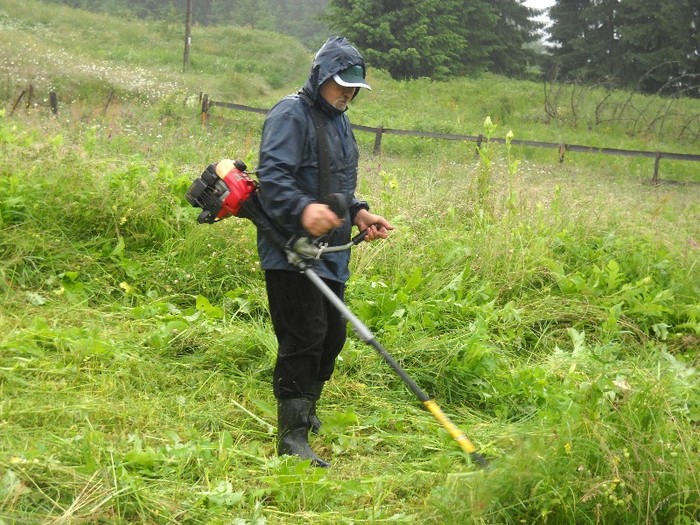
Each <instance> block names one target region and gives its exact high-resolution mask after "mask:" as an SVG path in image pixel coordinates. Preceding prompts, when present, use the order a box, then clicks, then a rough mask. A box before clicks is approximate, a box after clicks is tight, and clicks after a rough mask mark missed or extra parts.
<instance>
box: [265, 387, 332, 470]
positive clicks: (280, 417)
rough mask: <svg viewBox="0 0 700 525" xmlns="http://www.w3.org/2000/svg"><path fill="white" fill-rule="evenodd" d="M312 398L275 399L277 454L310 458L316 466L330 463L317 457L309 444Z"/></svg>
mask: <svg viewBox="0 0 700 525" xmlns="http://www.w3.org/2000/svg"><path fill="white" fill-rule="evenodd" d="M313 403H314V402H313V400H311V399H306V398H294V399H278V400H277V454H278V455H279V456H284V455H285V454H286V455H290V456H298V457H300V458H302V459H310V460H311V464H312V465H314V466H316V467H329V466H330V464H329V463H327V462H325V461H323V460H322V459H321V458H319V457H318V456H317V455H316V453H315V452H314V451H313V450H311V447H310V446H309V429H310V428H311V423H309V412H310V411H311V407H312V406H313Z"/></svg>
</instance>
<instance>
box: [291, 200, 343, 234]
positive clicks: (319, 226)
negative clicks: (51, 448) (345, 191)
mask: <svg viewBox="0 0 700 525" xmlns="http://www.w3.org/2000/svg"><path fill="white" fill-rule="evenodd" d="M342 224H343V221H342V220H340V218H339V217H338V216H337V215H336V214H335V213H333V212H332V211H331V209H330V208H329V207H328V206H326V205H325V204H320V203H318V202H314V203H311V204H309V205H308V206H307V207H306V208H304V211H303V212H302V213H301V225H302V226H303V227H304V229H305V230H306V231H307V232H309V235H311V236H312V237H320V236H321V235H325V234H326V233H328V232H329V231H331V230H332V229H333V228H338V227H340V226H341V225H342Z"/></svg>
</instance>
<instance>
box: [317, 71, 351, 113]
mask: <svg viewBox="0 0 700 525" xmlns="http://www.w3.org/2000/svg"><path fill="white" fill-rule="evenodd" d="M356 89H358V88H354V87H343V86H341V85H340V84H338V83H337V82H336V81H335V80H333V79H332V78H329V79H328V80H326V81H325V82H324V83H323V84H321V91H320V93H321V96H322V97H323V99H324V100H325V101H326V102H328V103H329V104H330V105H331V106H333V107H334V108H335V109H337V110H339V111H345V110H346V109H348V104H349V103H350V101H351V100H352V97H353V96H354V95H355V90H356Z"/></svg>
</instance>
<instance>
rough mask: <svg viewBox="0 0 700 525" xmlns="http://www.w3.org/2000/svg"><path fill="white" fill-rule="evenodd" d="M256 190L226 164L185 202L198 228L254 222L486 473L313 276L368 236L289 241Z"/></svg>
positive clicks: (211, 169)
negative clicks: (338, 242) (337, 241)
mask: <svg viewBox="0 0 700 525" xmlns="http://www.w3.org/2000/svg"><path fill="white" fill-rule="evenodd" d="M257 189H258V184H257V182H256V181H254V180H253V179H252V178H251V177H250V174H249V172H248V171H247V167H246V165H245V164H244V163H243V162H242V161H240V160H237V161H235V162H233V161H230V160H222V161H221V162H219V163H217V164H210V165H209V166H207V168H206V169H205V170H204V172H203V173H202V174H201V175H200V176H199V177H198V178H197V179H195V181H194V182H193V183H192V185H191V186H190V188H189V190H188V191H187V196H186V197H187V201H188V202H189V203H190V204H191V205H192V206H194V207H195V208H201V209H202V211H201V213H200V214H199V217H198V218H197V220H198V221H199V222H200V223H214V222H219V221H221V220H223V219H226V218H228V217H231V216H235V217H241V218H245V219H248V220H250V221H251V222H253V224H255V226H256V227H257V228H258V230H259V231H260V232H261V233H262V234H263V235H265V236H267V237H268V239H270V241H271V242H273V243H275V244H276V245H277V246H278V247H280V248H281V249H282V250H284V252H285V253H286V254H287V260H288V261H289V263H290V264H292V265H293V266H295V267H296V268H298V269H299V271H301V272H303V273H304V274H305V275H306V277H308V278H309V280H311V282H312V283H313V284H314V285H315V286H316V287H317V288H318V289H319V290H320V291H321V293H323V295H324V296H325V297H326V299H328V301H329V302H330V303H331V304H332V305H333V306H334V307H335V308H336V309H337V310H338V311H339V312H340V313H341V315H342V316H343V317H345V319H347V320H348V321H350V324H352V326H353V328H354V329H355V332H356V333H357V335H358V337H359V338H360V339H362V341H364V342H365V343H367V344H369V345H370V346H372V347H373V348H374V349H375V350H376V351H377V353H378V354H379V355H380V356H381V357H382V358H383V359H384V361H385V362H386V363H387V364H388V365H389V366H390V367H391V369H392V370H394V372H396V374H397V375H398V376H399V377H400V378H401V380H402V381H403V382H404V383H405V384H406V386H408V388H409V389H410V390H411V392H413V394H415V396H416V397H417V398H418V399H419V400H420V401H421V402H422V403H423V405H424V406H425V407H426V408H427V409H428V410H429V411H430V413H431V414H432V415H433V416H434V417H435V419H437V420H438V422H439V423H440V424H441V425H442V426H443V427H444V428H445V429H446V430H447V432H448V433H449V434H450V435H451V436H452V437H453V438H454V439H455V441H457V443H458V444H459V446H460V447H461V448H462V450H463V451H464V452H466V453H467V454H469V456H470V457H471V458H472V460H473V461H474V462H475V463H477V464H478V465H479V466H481V467H486V466H487V460H486V458H485V457H484V456H483V455H482V454H480V453H479V452H478V451H477V448H476V446H474V444H473V443H472V442H471V441H470V440H469V439H468V438H467V436H466V435H465V434H464V432H462V431H461V430H460V429H459V428H457V426H456V425H455V424H454V423H452V421H450V419H449V418H448V417H447V415H445V413H444V412H443V411H442V409H441V408H440V407H439V406H438V404H437V403H436V402H435V401H434V400H433V399H431V398H430V396H428V395H427V394H426V393H425V392H423V390H421V388H420V387H419V386H418V385H417V384H416V382H415V381H414V380H413V379H411V377H410V376H409V375H408V374H407V373H406V371H405V370H404V369H403V368H401V366H400V365H399V364H398V363H397V362H396V360H395V359H394V358H393V357H392V356H391V354H389V352H387V351H386V349H385V348H384V347H383V346H382V345H381V344H380V343H379V342H378V341H377V340H376V338H375V337H374V335H373V334H372V332H371V331H370V330H369V328H367V326H365V325H364V323H362V321H360V320H359V319H358V318H357V317H356V316H355V315H354V314H353V313H352V312H351V311H350V310H349V309H348V307H347V306H346V305H345V303H344V302H343V301H342V300H340V298H338V296H337V295H335V293H333V291H332V290H331V289H330V288H329V287H328V286H327V285H326V283H325V282H324V281H323V279H321V278H320V277H319V276H318V274H317V273H316V272H315V271H314V269H313V265H314V261H317V260H318V259H320V258H321V257H323V254H324V253H330V252H337V251H343V250H349V249H350V248H352V247H353V246H355V245H357V244H359V243H360V242H362V240H363V239H364V238H365V236H366V234H367V231H364V232H361V233H360V234H359V235H357V236H355V237H354V238H353V239H352V240H351V241H350V242H349V243H347V244H345V245H342V246H328V245H326V244H325V243H322V242H319V241H318V240H313V239H310V238H308V237H296V236H295V237H292V238H289V239H288V238H287V237H286V236H285V235H284V234H283V233H282V232H280V231H279V229H278V228H277V227H275V225H274V224H273V222H272V220H271V219H270V218H269V217H268V216H267V214H266V213H265V211H264V210H263V208H262V205H261V204H260V200H259V199H258V194H257ZM343 203H344V200H343V199H342V195H337V196H336V197H335V199H334V204H333V205H331V207H332V208H333V207H334V206H336V207H341V206H343Z"/></svg>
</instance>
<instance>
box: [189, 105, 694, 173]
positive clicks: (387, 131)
mask: <svg viewBox="0 0 700 525" xmlns="http://www.w3.org/2000/svg"><path fill="white" fill-rule="evenodd" d="M201 100H202V114H201V118H202V124H203V125H206V124H207V120H208V118H209V108H212V107H221V108H226V109H233V110H238V111H249V112H253V113H260V114H262V115H265V114H267V112H268V110H267V109H261V108H253V107H250V106H244V105H243V104H233V103H231V102H220V101H214V100H211V99H209V96H208V95H206V94H204V95H202V97H201ZM352 127H353V129H354V130H359V131H366V132H368V133H373V134H374V153H375V154H376V155H379V154H380V153H381V150H382V137H383V136H384V135H403V136H411V137H424V138H431V139H443V140H457V141H468V142H476V144H477V147H479V146H481V143H482V142H483V141H484V139H485V137H484V136H483V135H476V136H475V135H456V134H451V133H434V132H431V131H415V130H404V129H391V128H385V127H384V126H381V125H380V126H379V127H376V128H374V127H371V126H363V125H360V124H353V125H352ZM489 141H490V142H495V143H497V144H505V142H506V140H505V139H499V138H491V139H489ZM510 143H511V144H513V145H514V146H527V147H532V148H549V149H555V150H557V151H558V154H559V162H564V156H565V154H566V152H568V151H574V152H580V153H598V154H602V155H620V156H624V157H646V158H650V159H654V175H653V176H652V179H651V182H652V184H659V183H660V182H661V181H660V180H659V163H660V162H661V159H671V160H681V161H690V162H700V155H694V154H690V153H670V152H664V151H643V150H625V149H617V148H599V147H594V146H579V145H576V144H558V143H555V142H537V141H532V140H517V139H513V140H511V141H510ZM664 182H673V181H669V180H665V181H664Z"/></svg>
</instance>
